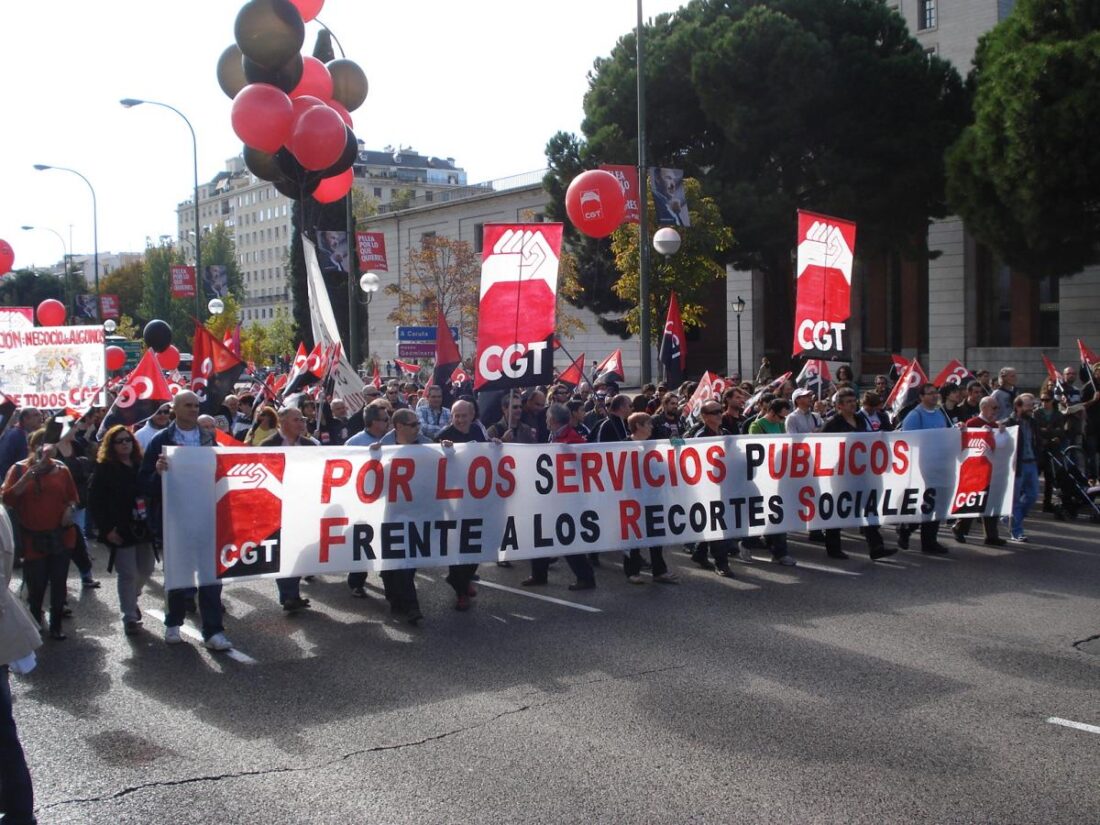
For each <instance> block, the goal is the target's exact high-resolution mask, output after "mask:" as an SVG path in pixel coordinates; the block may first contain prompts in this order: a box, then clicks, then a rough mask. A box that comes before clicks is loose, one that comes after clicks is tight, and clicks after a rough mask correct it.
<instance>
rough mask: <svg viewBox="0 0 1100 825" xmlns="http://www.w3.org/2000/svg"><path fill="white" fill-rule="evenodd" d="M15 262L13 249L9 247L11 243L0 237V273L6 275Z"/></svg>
mask: <svg viewBox="0 0 1100 825" xmlns="http://www.w3.org/2000/svg"><path fill="white" fill-rule="evenodd" d="M14 263H15V250H13V249H12V248H11V244H10V243H8V242H7V241H5V240H4V239H3V238H0V275H7V274H8V273H9V272H11V266H12V264H14Z"/></svg>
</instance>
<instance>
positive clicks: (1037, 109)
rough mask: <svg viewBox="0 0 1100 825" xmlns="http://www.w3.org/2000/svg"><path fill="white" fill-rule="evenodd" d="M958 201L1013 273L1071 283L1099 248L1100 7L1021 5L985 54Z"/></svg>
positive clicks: (1056, 2)
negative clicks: (1058, 278)
mask: <svg viewBox="0 0 1100 825" xmlns="http://www.w3.org/2000/svg"><path fill="white" fill-rule="evenodd" d="M971 82H972V83H973V85H974V86H975V89H976V92H975V97H974V123H973V124H972V125H971V126H969V127H968V128H967V129H966V131H965V132H963V134H962V137H961V138H960V139H959V141H958V143H956V144H955V146H954V147H953V148H952V149H951V152H950V154H949V157H948V194H949V197H950V200H951V204H952V206H953V207H954V208H955V209H956V210H958V213H959V214H960V215H961V216H962V217H963V219H964V221H965V222H966V224H967V227H968V228H969V229H970V230H971V231H972V232H974V233H975V234H976V235H977V236H978V237H979V238H981V239H982V240H983V241H985V242H986V243H987V244H989V246H990V247H992V248H993V249H994V250H995V251H996V253H997V254H998V256H999V257H1000V258H1001V259H1002V260H1004V261H1005V262H1006V263H1007V264H1009V265H1010V266H1012V267H1014V268H1016V269H1019V270H1020V271H1022V272H1026V273H1028V274H1030V275H1033V276H1036V277H1043V276H1050V275H1069V274H1072V273H1074V272H1077V271H1079V270H1081V269H1082V268H1084V267H1085V266H1087V265H1089V264H1091V263H1094V262H1095V261H1096V260H1097V259H1098V255H1097V249H1098V244H1100V153H1098V152H1097V150H1096V149H1097V145H1098V144H1100V5H1098V4H1097V3H1096V2H1094V0H1019V2H1017V4H1016V6H1015V8H1014V10H1013V11H1012V13H1011V14H1010V15H1009V16H1008V17H1007V18H1005V19H1004V20H1003V21H1002V22H1001V23H1000V24H999V25H998V26H997V27H996V28H994V29H992V30H991V31H989V32H988V33H986V34H985V35H984V36H983V37H982V39H981V40H980V41H979V43H978V51H977V54H976V55H975V58H974V69H973V71H972V73H971Z"/></svg>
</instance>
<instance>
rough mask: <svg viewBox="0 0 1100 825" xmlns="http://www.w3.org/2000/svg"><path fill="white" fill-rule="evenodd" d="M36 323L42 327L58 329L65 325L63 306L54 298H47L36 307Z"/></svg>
mask: <svg viewBox="0 0 1100 825" xmlns="http://www.w3.org/2000/svg"><path fill="white" fill-rule="evenodd" d="M37 314H38V323H40V324H41V325H42V326H44V327H59V326H61V325H62V324H64V323H65V305H64V304H63V303H61V302H60V301H59V300H57V299H56V298H47V299H46V300H45V301H43V302H42V303H40V304H39V305H38V311H37Z"/></svg>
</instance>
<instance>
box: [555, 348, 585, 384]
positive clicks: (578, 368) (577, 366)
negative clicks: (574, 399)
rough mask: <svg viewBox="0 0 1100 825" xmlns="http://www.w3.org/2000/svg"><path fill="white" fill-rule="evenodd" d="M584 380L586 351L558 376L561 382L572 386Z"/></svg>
mask: <svg viewBox="0 0 1100 825" xmlns="http://www.w3.org/2000/svg"><path fill="white" fill-rule="evenodd" d="M583 380H584V353H583V352H582V353H581V356H580V358H578V359H577V360H576V361H574V362H573V363H572V364H570V365H569V366H568V367H566V368H565V369H564V370H562V373H561V375H559V376H558V383H559V384H566V385H568V386H570V387H576V386H577V385H578V384H580V383H581V381H583Z"/></svg>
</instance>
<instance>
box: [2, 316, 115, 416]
mask: <svg viewBox="0 0 1100 825" xmlns="http://www.w3.org/2000/svg"><path fill="white" fill-rule="evenodd" d="M106 382H107V365H106V363H105V361H104V332H103V327H101V326H98V325H97V326H87V327H30V328H25V329H10V330H0V392H2V393H3V394H4V395H6V396H7V397H8V398H10V399H11V400H12V401H14V402H15V403H16V404H18V405H19V406H21V407H39V408H41V409H47V410H59V409H63V408H65V407H84V406H86V405H87V403H90V402H91V401H92V399H93V398H94V397H95V396H96V394H97V393H98V392H99V390H100V389H101V388H102V387H103V385H104V384H105V383H106Z"/></svg>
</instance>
